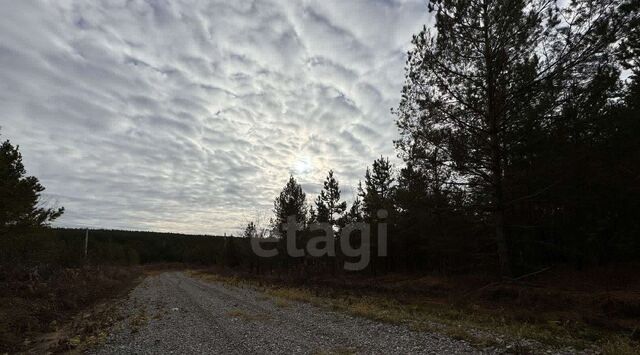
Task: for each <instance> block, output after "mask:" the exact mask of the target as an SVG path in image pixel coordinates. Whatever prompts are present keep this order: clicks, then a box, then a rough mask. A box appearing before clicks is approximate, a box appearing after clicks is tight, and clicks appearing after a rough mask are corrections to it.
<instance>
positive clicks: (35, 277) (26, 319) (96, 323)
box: [0, 266, 140, 353]
mask: <svg viewBox="0 0 640 355" xmlns="http://www.w3.org/2000/svg"><path fill="white" fill-rule="evenodd" d="M139 274H140V271H139V269H134V268H123V267H82V268H75V269H71V268H59V267H58V268H56V267H45V266H40V267H37V268H35V267H28V268H27V267H19V266H11V267H7V266H4V267H0V283H2V285H0V286H1V287H0V289H1V290H2V291H1V293H0V353H1V352H5V351H6V352H17V351H23V350H26V349H28V348H32V347H38V346H42V344H41V343H44V344H47V346H54V347H56V346H58V345H59V344H57V343H60V344H62V343H64V344H65V345H64V347H66V348H71V347H74V346H76V345H78V344H79V343H80V342H81V341H82V339H84V338H88V337H89V336H93V337H94V338H98V337H99V335H100V334H99V331H98V329H99V328H100V324H101V322H102V321H103V319H98V318H96V317H94V316H93V315H92V313H91V311H90V309H91V307H93V306H94V305H96V304H97V303H98V302H99V301H101V300H105V299H107V298H110V297H114V296H117V295H119V294H120V293H121V292H123V291H125V290H128V289H129V288H130V287H131V286H132V285H133V284H134V280H136V279H137V277H138V275H139ZM101 312H102V314H104V315H105V317H103V318H106V316H107V315H109V317H111V315H110V313H111V310H107V309H105V310H103V311H101ZM76 315H79V316H78V317H76ZM74 318H80V320H82V322H80V321H79V320H76V319H74ZM69 331H71V332H72V333H73V334H68V332H69ZM45 335H47V336H45Z"/></svg>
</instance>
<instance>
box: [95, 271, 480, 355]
mask: <svg viewBox="0 0 640 355" xmlns="http://www.w3.org/2000/svg"><path fill="white" fill-rule="evenodd" d="M122 311H123V312H124V313H125V314H126V315H127V317H126V318H125V320H123V321H122V322H121V323H119V324H118V325H116V326H115V327H114V328H113V329H112V333H111V334H109V336H108V337H107V339H106V342H105V343H104V344H103V345H102V346H101V347H99V348H97V349H93V350H91V351H90V352H89V353H92V354H159V353H161V354H193V353H198V354H201V353H215V354H247V353H252V354H256V353H257V354H326V353H340V354H344V353H359V354H360V353H361V354H397V353H403V354H416V353H421V354H442V353H447V354H463V353H464V354H467V353H478V352H479V351H478V350H477V349H474V348H473V347H471V346H470V345H469V344H468V343H466V342H464V341H460V340H454V339H451V338H449V337H447V336H445V335H441V334H436V333H427V332H416V331H412V330H411V329H409V328H408V327H406V326H402V325H392V324H385V323H379V322H375V321H371V320H368V319H363V318H358V317H352V316H349V315H345V314H342V313H336V312H331V311H328V310H326V309H322V308H319V307H316V306H313V305H310V304H306V303H299V302H291V301H287V302H286V303H283V302H282V301H280V302H276V301H275V300H274V299H273V298H271V297H267V296H265V295H264V294H263V293H261V292H259V291H256V290H254V289H251V288H239V287H234V286H229V285H224V284H222V283H217V282H214V283H212V282H204V281H201V280H197V279H194V278H191V277H189V276H188V275H186V274H184V273H182V272H167V273H163V274H159V275H155V276H150V277H147V278H146V279H145V280H144V281H143V282H142V283H141V284H140V285H139V286H138V287H137V288H135V289H134V290H133V291H132V293H131V295H130V297H129V299H128V300H127V301H126V302H125V305H124V308H123V309H122Z"/></svg>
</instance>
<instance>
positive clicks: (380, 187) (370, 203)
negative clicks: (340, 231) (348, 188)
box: [358, 157, 395, 220]
mask: <svg viewBox="0 0 640 355" xmlns="http://www.w3.org/2000/svg"><path fill="white" fill-rule="evenodd" d="M394 181H395V178H394V176H393V167H392V165H391V163H390V162H389V158H383V157H380V158H378V159H376V160H374V161H373V165H372V167H371V169H370V168H369V167H367V171H366V173H365V177H364V188H363V186H362V183H360V184H359V185H358V191H359V192H358V193H359V195H360V197H361V198H362V210H363V215H364V217H365V219H368V220H371V219H375V218H376V214H377V212H378V210H383V209H384V210H387V212H391V211H392V209H393V183H394Z"/></svg>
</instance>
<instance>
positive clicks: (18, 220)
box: [0, 140, 64, 235]
mask: <svg viewBox="0 0 640 355" xmlns="http://www.w3.org/2000/svg"><path fill="white" fill-rule="evenodd" d="M18 149H19V147H14V146H13V145H11V143H10V142H9V141H8V140H7V141H5V142H4V143H2V145H1V146H0V235H5V234H8V233H12V232H17V233H20V232H25V231H28V230H30V229H33V228H39V227H45V226H47V225H48V224H49V223H50V222H52V221H54V220H55V219H56V218H58V217H60V216H61V215H62V214H63V213H64V208H63V207H60V208H46V207H43V206H42V201H41V199H40V197H41V196H40V194H41V193H42V191H44V187H43V186H42V185H41V184H40V182H39V181H38V179H37V178H36V177H34V176H25V174H26V170H25V168H24V165H23V164H22V155H21V154H20V152H19V150H18Z"/></svg>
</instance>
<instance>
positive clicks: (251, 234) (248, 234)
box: [242, 221, 258, 238]
mask: <svg viewBox="0 0 640 355" xmlns="http://www.w3.org/2000/svg"><path fill="white" fill-rule="evenodd" d="M257 236H258V230H257V229H256V225H255V223H253V221H251V222H249V223H248V224H247V226H246V227H245V228H244V232H242V237H243V238H256V237H257Z"/></svg>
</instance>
